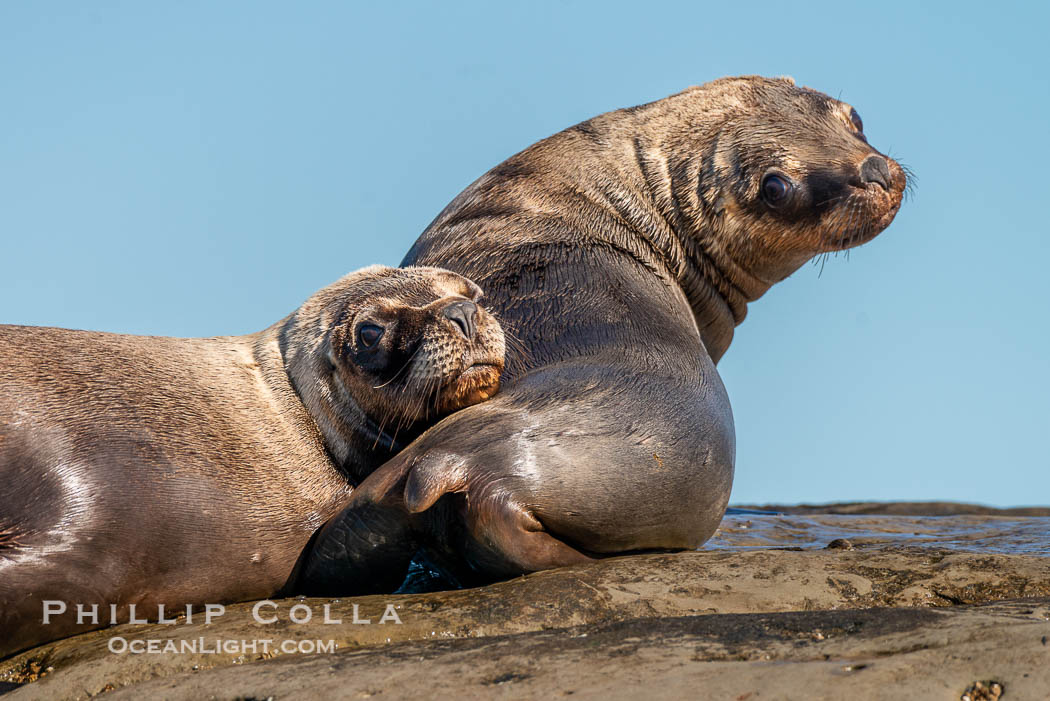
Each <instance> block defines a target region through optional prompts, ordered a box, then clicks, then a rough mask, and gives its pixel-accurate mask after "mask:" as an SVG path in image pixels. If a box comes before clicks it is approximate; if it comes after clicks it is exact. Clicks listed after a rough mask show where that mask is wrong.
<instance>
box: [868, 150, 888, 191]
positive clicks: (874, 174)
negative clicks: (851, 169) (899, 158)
mask: <svg viewBox="0 0 1050 701" xmlns="http://www.w3.org/2000/svg"><path fill="white" fill-rule="evenodd" d="M891 177H892V176H891V175H890V167H889V165H888V164H887V163H886V159H885V158H883V157H882V156H880V155H876V154H872V155H870V156H868V157H867V158H865V159H864V161H863V162H862V163H861V164H860V179H861V180H862V181H863V182H865V183H875V184H876V185H878V186H879V187H881V188H882V189H883V190H885V191H886V192H889V191H890V179H891Z"/></svg>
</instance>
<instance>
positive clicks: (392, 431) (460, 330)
mask: <svg viewBox="0 0 1050 701" xmlns="http://www.w3.org/2000/svg"><path fill="white" fill-rule="evenodd" d="M481 295H482V291H481V288H479V287H478V286H477V285H476V284H474V283H473V282H472V281H470V280H468V279H467V278H465V277H463V276H461V275H457V274H456V273H452V272H449V271H447V270H442V269H439V268H423V267H409V268H388V267H384V266H372V267H369V268H365V269H363V270H359V271H357V272H355V273H351V274H350V275H347V276H346V277H344V278H342V279H341V280H339V281H338V282H336V283H335V284H333V285H330V286H329V287H326V288H325V289H323V290H321V291H320V292H318V293H317V294H315V295H314V296H313V297H311V298H310V299H309V300H307V302H306V303H304V304H303V305H302V307H300V308H299V310H298V311H297V312H296V313H295V314H294V315H293V316H292V317H290V318H289V322H288V324H287V325H286V327H285V329H286V331H285V333H284V339H285V340H284V343H283V345H284V354H285V358H286V366H287V367H288V369H289V373H290V375H291V376H292V378H293V382H294V384H295V387H296V389H297V390H298V391H299V394H300V397H301V398H302V399H303V401H304V404H305V405H306V407H307V409H308V410H309V411H310V413H311V415H312V416H313V418H314V419H315V421H316V422H317V423H318V425H319V427H320V428H321V430H322V433H323V434H324V435H325V438H326V440H327V442H328V443H329V448H330V449H332V450H333V452H335V453H336V454H341V453H344V452H346V450H345V449H346V448H347V446H348V444H349V443H351V442H353V440H354V436H360V435H361V433H362V432H364V433H365V434H367V435H368V436H369V437H375V438H377V442H384V441H381V440H378V439H379V438H380V437H384V438H388V439H389V441H390V443H391V444H392V443H393V440H394V436H395V435H396V433H397V431H398V430H399V429H402V428H409V429H410V430H409V431H407V432H406V434H405V437H406V438H407V437H410V435H411V427H413V426H415V427H416V428H419V427H420V424H423V423H424V422H426V423H432V422H434V421H436V420H437V419H438V418H440V417H442V416H444V415H446V414H448V413H450V412H453V411H456V410H457V409H461V408H463V407H466V406H469V405H471V404H475V403H477V402H481V401H484V400H485V399H488V398H489V397H491V396H492V395H493V394H495V393H496V391H497V390H498V389H499V383H500V374H501V373H502V371H503V363H504V354H505V347H504V336H503V331H502V329H501V327H500V325H499V322H497V321H496V319H495V318H494V317H493V316H492V315H491V314H490V313H489V312H488V311H486V310H485V308H484V307H483V306H482V305H481V303H480V301H479V300H480V298H481ZM423 427H424V428H425V425H424V426H423ZM384 447H393V446H392V445H387V446H384ZM339 457H340V458H341V459H343V458H345V457H346V456H345V455H339Z"/></svg>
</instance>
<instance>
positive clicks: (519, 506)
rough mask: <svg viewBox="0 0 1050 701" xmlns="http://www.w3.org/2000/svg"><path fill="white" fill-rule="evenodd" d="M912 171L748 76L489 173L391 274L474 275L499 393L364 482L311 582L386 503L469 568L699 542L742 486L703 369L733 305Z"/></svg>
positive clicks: (615, 120) (742, 310)
mask: <svg viewBox="0 0 1050 701" xmlns="http://www.w3.org/2000/svg"><path fill="white" fill-rule="evenodd" d="M905 184H906V178H905V175H904V171H903V169H902V168H901V167H900V166H899V165H898V164H897V163H896V162H895V161H893V160H892V159H890V158H887V157H885V156H884V155H882V154H881V153H879V152H878V151H876V150H875V149H873V148H872V147H871V146H870V145H868V143H867V140H866V138H865V136H864V134H863V125H862V124H861V122H860V118H859V116H858V115H857V114H856V111H855V110H853V109H852V108H851V107H850V106H849V105H846V104H845V103H842V102H839V101H837V100H834V99H832V98H830V97H828V96H826V95H824V94H822V93H818V92H816V91H813V90H809V89H806V88H800V87H797V86H795V84H794V82H793V81H791V80H790V79H766V78H760V77H754V76H752V77H743V78H726V79H722V80H718V81H714V82H712V83H708V84H706V85H703V86H700V87H696V88H691V89H689V90H687V91H685V92H683V93H679V94H677V95H673V96H671V97H668V98H666V99H663V100H659V101H656V102H653V103H649V104H646V105H641V106H639V107H634V108H630V109H625V110H618V111H615V112H611V113H608V114H604V115H600V116H598V117H595V118H594V119H591V120H588V121H586V122H583V123H581V124H579V125H576V126H575V127H571V128H569V129H566V130H565V131H562V132H560V133H558V134H555V135H554V136H552V137H550V138H548V139H545V140H543V141H541V142H539V143H537V144H535V145H533V146H531V147H529V148H528V149H526V150H525V151H523V152H521V153H519V154H517V155H515V156H513V157H511V158H510V159H508V160H507V161H505V162H504V163H502V164H501V165H499V166H497V167H496V168H494V169H492V170H491V171H490V172H488V173H487V174H485V175H484V176H482V177H481V178H479V179H478V180H477V181H476V182H475V183H473V184H472V185H470V186H469V187H468V188H467V189H466V190H465V191H464V192H462V193H461V194H460V195H459V196H457V197H456V198H455V200H453V201H452V203H451V204H449V206H448V207H447V208H446V209H445V210H444V211H443V212H442V213H441V214H440V215H438V217H437V218H436V219H435V220H434V222H433V223H432V224H431V225H430V226H429V227H428V228H427V230H426V231H425V232H424V233H423V234H422V236H421V237H420V238H419V240H418V241H417V242H416V244H415V245H414V246H413V248H412V250H411V251H410V252H409V253H408V255H407V256H406V258H405V260H404V264H406V265H441V266H444V267H448V268H449V269H452V270H456V271H457V272H460V273H462V274H464V275H468V276H470V277H472V279H475V280H477V281H478V283H479V284H481V285H482V286H483V287H484V288H485V290H486V302H487V304H489V305H490V308H492V309H493V310H494V311H495V313H497V314H498V315H499V317H500V319H501V321H502V323H503V324H504V328H505V329H506V331H507V332H508V337H514V338H516V339H518V340H519V341H520V348H518V347H513V346H512V347H510V349H509V353H508V360H507V371H506V373H505V374H504V379H503V389H502V390H501V393H500V395H499V396H498V397H496V398H495V399H494V400H493V401H491V402H487V403H485V404H483V405H479V406H476V407H470V408H468V409H465V410H464V411H461V412H458V413H457V414H455V415H453V416H450V417H448V418H447V419H444V420H443V421H442V422H440V423H439V424H437V425H436V426H434V427H433V428H431V429H430V430H428V431H427V432H426V433H424V434H423V435H422V436H421V437H420V438H419V439H417V440H416V441H415V442H414V443H413V444H411V445H410V446H408V447H407V448H406V449H405V450H404V451H402V452H401V453H400V454H399V455H398V456H396V457H395V458H393V459H392V460H391V461H390V462H388V463H387V464H386V465H384V466H383V467H381V468H379V469H378V470H377V471H376V472H375V473H374V474H373V475H372V476H371V477H369V478H368V479H367V480H366V481H365V482H364V483H363V484H362V485H361V489H360V490H359V491H358V492H357V493H356V494H355V496H354V497H353V498H352V500H351V504H350V506H349V507H348V509H347V511H346V512H344V513H343V514H341V515H340V516H339V517H337V518H336V519H334V520H333V522H332V523H330V524H329V525H328V526H326V527H325V529H324V530H323V531H322V532H321V534H320V536H319V538H318V541H317V548H316V549H315V551H314V555H313V556H312V561H311V563H310V567H309V568H307V572H310V571H311V570H314V571H320V570H323V569H324V560H325V557H326V554H327V553H328V552H331V551H335V550H336V548H335V546H333V545H332V544H331V541H335V542H336V543H338V544H340V545H341V546H346V538H345V529H339V528H338V525H337V524H338V523H339V522H340V520H341V519H344V518H345V519H350V520H353V519H355V518H356V510H358V509H365V510H372V511H374V510H376V509H380V508H382V509H386V510H388V511H389V512H391V513H394V512H397V511H398V510H400V512H401V513H402V514H403V518H405V519H407V520H409V521H413V522H414V523H415V524H416V528H417V529H418V530H419V532H420V533H423V534H424V535H423V536H421V539H422V540H423V541H427V542H429V543H430V544H431V545H430V547H438V548H444V549H445V550H446V551H447V552H449V553H452V554H453V556H455V554H456V553H459V554H460V555H461V556H462V557H463V558H464V559H465V560H466V562H467V564H469V565H470V568H472V569H473V571H474V572H476V573H479V574H480V575H481V578H482V579H484V578H493V577H501V576H508V575H513V574H518V573H521V572H527V571H532V570H538V569H544V568H547V567H554V566H559V565H565V564H571V563H574V562H581V561H585V560H587V559H590V558H593V557H597V556H604V555H608V554H613V553H619V552H624V551H632V550H644V549H662V548H693V547H697V546H699V545H700V544H702V543H703V542H704V541H705V540H707V539H708V538H709V537H710V536H711V535H712V534H713V533H714V531H715V529H716V528H717V527H718V524H719V522H720V521H721V518H722V515H723V513H724V511H725V507H726V504H727V502H728V499H729V494H730V489H731V486H732V481H733V470H734V460H735V435H734V426H733V419H732V410H731V407H730V404H729V399H728V397H727V395H726V391H725V388H724V387H723V385H722V382H721V380H720V379H719V377H718V373H717V371H716V369H715V363H716V362H717V361H718V359H719V358H721V357H722V355H723V353H725V351H726V349H727V348H728V347H729V344H730V342H731V340H732V336H733V329H734V328H735V326H736V325H737V324H739V323H740V322H741V321H742V320H743V318H744V316H745V315H746V311H747V304H748V303H750V302H751V301H753V300H755V299H757V298H758V297H760V296H761V295H762V294H763V293H765V292H766V290H768V288H769V287H770V286H771V285H773V284H774V283H775V282H777V281H779V280H781V279H783V278H784V277H786V276H787V275H789V274H790V273H791V272H792V271H794V270H795V269H797V268H798V267H799V266H800V265H802V263H804V262H805V261H806V260H808V259H809V258H811V257H813V256H814V255H817V254H820V253H824V252H828V251H835V250H842V249H846V248H849V247H851V246H855V245H858V244H860V243H864V242H865V241H867V240H870V239H871V238H872V237H874V236H875V235H876V234H877V233H878V232H879V231H881V230H882V229H883V228H885V227H886V226H887V225H888V224H889V223H890V221H891V220H892V219H893V216H894V215H895V213H896V212H897V209H898V207H899V206H900V203H901V197H902V194H903V190H904V187H905ZM435 534H436V535H435ZM428 539H429V540H428ZM350 547H353V546H352V544H351V545H350ZM305 584H307V585H309V582H306V583H305ZM304 589H306V590H308V591H309V590H310V587H309V586H305V587H304ZM319 590H320V591H331V590H332V589H331V588H324V587H321V588H319Z"/></svg>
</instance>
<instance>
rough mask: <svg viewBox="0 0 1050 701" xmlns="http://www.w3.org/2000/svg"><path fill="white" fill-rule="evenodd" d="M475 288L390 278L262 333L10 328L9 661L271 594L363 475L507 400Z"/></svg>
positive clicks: (6, 441) (346, 281) (1, 419)
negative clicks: (186, 610) (141, 622)
mask: <svg viewBox="0 0 1050 701" xmlns="http://www.w3.org/2000/svg"><path fill="white" fill-rule="evenodd" d="M480 295H481V290H480V288H479V287H478V286H477V285H475V284H474V283H473V282H471V281H469V280H468V279H466V278H464V277H461V276H460V275H457V274H455V273H451V272H447V271H444V270H437V269H434V268H425V267H420V268H405V269H396V268H386V267H380V266H375V267H370V268H365V269H363V270H361V271H358V272H355V273H352V274H350V275H348V276H346V277H344V278H342V279H341V280H339V281H338V282H336V283H334V284H333V285H330V286H328V287H326V288H324V289H323V290H321V291H320V292H318V293H316V294H315V295H313V296H312V297H310V298H309V299H308V300H307V301H306V302H305V303H304V304H303V305H302V306H301V307H299V309H298V310H296V311H295V312H294V313H292V314H291V315H289V316H288V317H286V318H285V319H283V320H281V321H279V322H278V323H276V324H274V325H273V326H271V327H269V328H268V329H266V330H264V331H261V332H259V333H255V334H251V335H247V336H235V337H219V338H204V339H178V338H161V337H142V336H125V335H117V334H107V333H92V332H87V331H69V330H65V329H54V328H40V327H25V326H0V492H2V496H0V655H4V654H8V653H11V652H14V651H16V650H20V649H23V648H26V647H29V646H32V645H34V644H37V643H40V642H43V641H45V640H49V639H54V638H59V637H63V636H64V635H67V634H70V633H71V632H74V631H76V632H80V631H83V630H90V629H91V628H93V627H99V626H100V625H105V624H106V623H108V622H109V621H110V620H111V618H115V619H116V620H118V621H119V622H128V621H129V620H130V619H131V614H130V609H129V605H131V604H134V605H135V606H136V609H135V614H134V616H135V618H137V619H139V618H148V619H149V620H154V621H155V620H157V619H158V606H160V605H163V606H164V607H165V609H166V611H167V613H165V614H164V615H165V616H173V615H175V614H177V613H178V611H177V610H176V609H177V608H178V607H183V606H185V605H187V604H198V605H204V604H216V603H224V602H229V601H242V600H248V599H258V598H263V597H268V596H273V595H274V594H275V593H276V592H278V591H279V590H280V589H281V588H282V587H283V586H284V585H285V584H286V582H287V581H288V579H289V577H290V575H291V573H292V570H293V566H294V565H295V563H296V559H297V558H298V557H299V555H300V552H301V551H302V550H303V548H304V546H305V545H306V544H307V542H308V541H309V539H310V537H311V536H312V535H313V534H314V532H315V531H316V530H317V529H318V528H319V527H320V526H321V524H323V523H324V522H325V521H326V520H327V519H328V518H329V517H331V516H332V515H334V514H335V513H337V512H338V510H339V509H340V508H341V507H342V506H343V504H344V502H345V501H346V499H347V497H348V495H349V494H350V493H351V492H352V489H353V485H354V484H355V483H356V482H357V481H359V480H360V479H361V478H362V477H364V476H365V475H366V474H368V473H369V472H370V471H371V470H372V469H373V468H374V467H375V466H376V465H379V464H381V463H382V462H383V461H384V460H385V459H387V458H388V457H389V456H390V454H391V452H396V451H397V450H399V449H400V448H401V447H402V445H403V444H404V443H406V442H408V441H409V440H411V439H412V438H413V437H415V436H417V435H419V433H420V432H421V431H422V430H423V428H425V427H426V426H427V425H429V424H431V423H433V422H434V421H436V420H437V419H438V418H439V417H441V416H444V415H446V414H448V413H450V412H452V411H454V410H456V409H459V408H461V407H463V406H466V405H469V404H473V403H476V402H479V401H482V400H484V399H486V398H487V397H488V396H490V395H491V394H493V393H494V392H495V391H496V390H497V388H498V386H499V375H500V372H501V371H502V367H503V359H504V340H503V333H502V331H501V329H500V326H499V324H498V322H497V321H496V320H495V319H494V318H493V317H492V315H490V314H488V313H487V312H486V311H485V310H484V309H483V308H482V307H481V306H480V304H479V303H478V299H479V297H480ZM45 600H54V601H58V602H63V604H64V606H65V609H66V610H65V612H64V613H63V614H60V615H54V616H49V617H48V618H49V619H50V621H49V623H48V624H47V625H43V624H42V620H43V605H42V602H43V601H45ZM77 605H80V606H81V607H83V608H82V610H84V611H86V612H88V613H90V612H91V611H92V610H94V611H95V616H94V617H91V616H87V617H84V618H83V620H85V621H87V622H86V623H84V624H77V622H76V620H75V619H76V613H77V608H76V607H77ZM113 605H115V606H116V607H117V610H116V611H115V612H111V611H110V607H111V606H113ZM93 606H95V607H97V608H96V609H92V607H93ZM51 608H52V610H57V609H59V608H60V606H59V605H58V604H55V605H53V606H52V607H51ZM92 618H94V620H92ZM94 622H97V624H98V625H90V623H94Z"/></svg>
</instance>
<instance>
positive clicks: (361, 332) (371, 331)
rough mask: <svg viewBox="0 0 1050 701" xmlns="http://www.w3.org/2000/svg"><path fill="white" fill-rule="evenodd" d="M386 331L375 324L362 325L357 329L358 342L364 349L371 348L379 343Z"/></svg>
mask: <svg viewBox="0 0 1050 701" xmlns="http://www.w3.org/2000/svg"><path fill="white" fill-rule="evenodd" d="M385 330H386V329H384V328H383V327H382V326H376V325H375V324H361V326H360V327H359V328H358V329H357V340H358V341H359V342H360V343H361V347H362V348H371V347H372V346H374V345H375V344H377V343H379V339H381V338H382V337H383V332H384V331H385Z"/></svg>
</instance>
